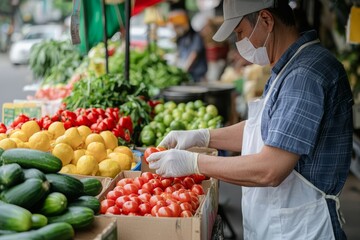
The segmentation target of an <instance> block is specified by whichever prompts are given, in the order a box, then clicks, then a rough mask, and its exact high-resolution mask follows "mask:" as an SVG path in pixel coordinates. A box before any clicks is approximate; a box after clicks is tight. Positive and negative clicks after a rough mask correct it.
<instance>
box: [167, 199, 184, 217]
mask: <svg viewBox="0 0 360 240" xmlns="http://www.w3.org/2000/svg"><path fill="white" fill-rule="evenodd" d="M168 207H169V208H170V210H171V212H172V216H173V217H179V216H180V213H181V208H180V205H179V204H177V203H175V202H172V203H170V204H169V206H168Z"/></svg>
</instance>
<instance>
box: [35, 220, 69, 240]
mask: <svg viewBox="0 0 360 240" xmlns="http://www.w3.org/2000/svg"><path fill="white" fill-rule="evenodd" d="M36 232H37V233H38V234H40V236H42V237H43V239H44V240H59V239H61V240H70V239H73V238H74V235H75V233H74V229H73V227H72V226H71V225H70V224H69V223H65V222H59V223H52V224H48V225H47V226H45V227H42V228H40V229H38V230H36Z"/></svg>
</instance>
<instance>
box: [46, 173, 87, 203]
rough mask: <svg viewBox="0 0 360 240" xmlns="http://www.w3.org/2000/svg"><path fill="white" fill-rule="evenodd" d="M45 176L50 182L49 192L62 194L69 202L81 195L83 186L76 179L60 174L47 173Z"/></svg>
mask: <svg viewBox="0 0 360 240" xmlns="http://www.w3.org/2000/svg"><path fill="white" fill-rule="evenodd" d="M45 176H46V179H47V180H48V181H49V182H50V191H51V192H60V193H63V194H64V195H65V196H66V198H67V199H68V200H69V201H71V200H73V199H76V198H78V197H80V196H81V195H82V194H83V191H84V185H83V184H82V182H80V180H79V179H77V178H74V177H72V176H69V175H66V174H61V173H48V174H46V175H45Z"/></svg>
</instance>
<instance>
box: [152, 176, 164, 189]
mask: <svg viewBox="0 0 360 240" xmlns="http://www.w3.org/2000/svg"><path fill="white" fill-rule="evenodd" d="M149 183H151V184H152V185H153V186H154V188H161V187H162V186H163V185H162V183H161V180H160V179H158V178H153V179H150V180H149Z"/></svg>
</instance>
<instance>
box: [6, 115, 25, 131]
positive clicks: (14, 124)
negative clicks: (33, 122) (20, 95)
mask: <svg viewBox="0 0 360 240" xmlns="http://www.w3.org/2000/svg"><path fill="white" fill-rule="evenodd" d="M29 120H30V118H29V117H28V116H26V115H25V114H20V115H19V116H17V117H16V118H15V119H14V121H13V122H12V123H11V125H10V126H11V127H12V128H15V127H17V125H19V124H20V123H25V122H27V121H29Z"/></svg>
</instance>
